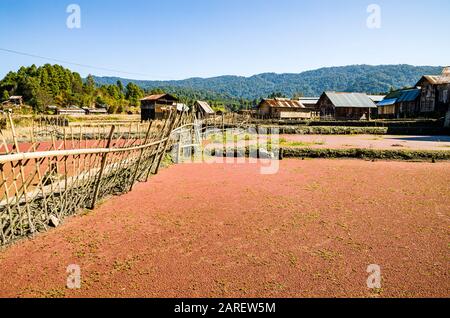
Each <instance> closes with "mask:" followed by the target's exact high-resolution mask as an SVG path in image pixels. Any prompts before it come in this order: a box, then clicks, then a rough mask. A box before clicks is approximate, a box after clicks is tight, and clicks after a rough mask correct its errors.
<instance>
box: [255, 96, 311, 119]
mask: <svg viewBox="0 0 450 318" xmlns="http://www.w3.org/2000/svg"><path fill="white" fill-rule="evenodd" d="M314 113H315V111H314V109H311V108H306V107H305V105H303V104H302V103H301V102H300V101H299V100H292V99H288V98H274V99H263V100H262V101H261V103H259V105H258V115H259V116H260V117H261V118H271V119H312V118H313V117H314Z"/></svg>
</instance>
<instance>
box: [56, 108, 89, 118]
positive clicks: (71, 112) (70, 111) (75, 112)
mask: <svg viewBox="0 0 450 318" xmlns="http://www.w3.org/2000/svg"><path fill="white" fill-rule="evenodd" d="M56 114H57V115H62V116H84V115H86V112H85V111H84V109H81V108H80V107H77V106H70V107H67V108H58V110H57V111H56Z"/></svg>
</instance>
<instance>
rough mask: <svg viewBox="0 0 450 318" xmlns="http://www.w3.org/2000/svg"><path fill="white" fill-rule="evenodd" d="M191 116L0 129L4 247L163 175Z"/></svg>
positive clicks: (0, 222) (0, 218)
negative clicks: (176, 131)
mask: <svg viewBox="0 0 450 318" xmlns="http://www.w3.org/2000/svg"><path fill="white" fill-rule="evenodd" d="M190 120H192V118H191V117H190V115H189V114H187V113H179V112H174V113H171V114H170V115H169V117H168V118H167V119H165V120H163V121H152V122H148V123H135V122H132V123H127V124H117V125H107V124H101V125H88V126H85V125H79V126H76V125H74V126H72V125H71V126H66V125H61V124H60V123H50V124H48V123H47V125H45V124H42V123H39V124H38V125H35V124H33V125H32V126H31V127H27V128H20V131H19V132H18V131H16V129H15V127H14V123H13V120H12V118H11V116H9V118H8V121H9V128H8V130H0V135H1V140H0V142H1V146H0V188H1V190H0V191H1V194H0V196H1V197H0V246H1V245H6V244H9V243H11V242H13V241H15V240H17V239H20V238H23V237H27V236H30V235H33V234H34V233H37V232H42V231H46V230H47V229H48V228H49V227H52V226H58V224H59V222H61V221H62V220H63V219H64V218H65V217H67V216H70V215H73V214H75V213H77V211H79V210H80V209H86V208H89V209H93V208H94V207H95V205H96V203H97V202H98V200H100V199H103V198H106V197H107V196H110V195H118V194H123V193H126V192H128V191H131V190H132V188H133V185H134V184H135V183H136V182H143V181H147V180H148V178H149V177H150V175H152V174H156V173H158V169H159V167H160V165H161V162H162V161H163V159H164V157H165V154H166V152H167V151H168V149H169V147H171V145H172V144H173V143H174V141H173V140H172V139H171V133H172V131H173V130H174V129H176V128H177V127H181V126H182V125H186V124H187V123H189V121H190Z"/></svg>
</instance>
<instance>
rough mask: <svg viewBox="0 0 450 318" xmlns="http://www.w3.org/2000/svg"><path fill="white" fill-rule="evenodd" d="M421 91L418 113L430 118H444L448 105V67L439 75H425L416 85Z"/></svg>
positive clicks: (449, 81)
mask: <svg viewBox="0 0 450 318" xmlns="http://www.w3.org/2000/svg"><path fill="white" fill-rule="evenodd" d="M416 87H418V88H420V89H421V95H420V113H421V114H424V115H426V114H428V115H430V116H433V115H436V116H439V117H443V116H445V113H446V112H447V111H448V109H449V105H450V96H449V95H450V67H445V68H444V69H443V71H442V74H441V75H437V76H434V75H425V76H423V77H422V78H421V79H420V81H419V82H418V83H417V84H416Z"/></svg>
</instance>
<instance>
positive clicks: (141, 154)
mask: <svg viewBox="0 0 450 318" xmlns="http://www.w3.org/2000/svg"><path fill="white" fill-rule="evenodd" d="M152 126H153V121H152V122H151V123H150V124H149V126H148V130H147V133H146V135H145V139H144V144H146V143H147V142H148V138H149V137H150V132H151V130H152ZM144 151H145V148H143V149H141V151H140V154H139V158H138V161H137V164H136V170H135V171H134V174H133V178H132V179H131V185H130V191H131V190H133V186H134V183H135V182H136V178H137V175H138V172H139V167H140V165H141V161H142V156H143V155H144Z"/></svg>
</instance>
